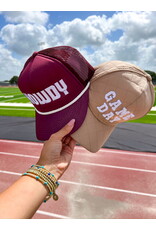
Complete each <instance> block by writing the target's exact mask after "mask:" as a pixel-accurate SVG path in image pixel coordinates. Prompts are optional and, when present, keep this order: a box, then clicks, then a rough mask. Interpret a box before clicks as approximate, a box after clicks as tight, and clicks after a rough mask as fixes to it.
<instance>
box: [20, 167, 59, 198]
mask: <svg viewBox="0 0 156 230" xmlns="http://www.w3.org/2000/svg"><path fill="white" fill-rule="evenodd" d="M22 176H30V177H32V178H34V179H36V180H38V181H39V182H41V183H42V184H43V185H44V186H46V188H47V189H48V191H49V194H48V195H47V196H46V198H45V200H44V202H46V201H47V200H49V199H50V198H51V197H53V199H54V200H58V198H59V197H58V195H57V194H56V193H55V190H56V189H57V187H58V186H59V183H58V181H57V180H56V178H55V176H54V174H52V173H50V172H49V171H48V170H47V169H45V167H44V166H40V165H32V166H31V168H30V169H28V171H27V172H26V173H23V174H22Z"/></svg>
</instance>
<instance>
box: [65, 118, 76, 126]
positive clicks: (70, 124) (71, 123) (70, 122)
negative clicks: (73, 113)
mask: <svg viewBox="0 0 156 230" xmlns="http://www.w3.org/2000/svg"><path fill="white" fill-rule="evenodd" d="M74 123H75V119H72V120H71V121H69V122H68V124H67V125H68V126H73V125H74Z"/></svg>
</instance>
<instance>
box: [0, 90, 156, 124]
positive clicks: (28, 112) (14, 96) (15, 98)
mask: <svg viewBox="0 0 156 230" xmlns="http://www.w3.org/2000/svg"><path fill="white" fill-rule="evenodd" d="M155 91H156V88H155ZM2 103H5V105H4V104H2ZM10 103H25V106H23V105H22V106H18V105H17V106H13V104H12V105H10ZM31 105H32V104H31V103H30V102H29V100H28V99H27V98H26V97H25V96H24V95H23V94H22V93H21V91H20V90H19V89H18V88H17V87H0V116H17V117H34V116H35V110H34V108H33V107H32V106H31ZM154 106H156V100H155V103H154ZM129 122H133V123H134V122H137V123H150V124H156V111H150V112H149V113H148V114H147V115H146V116H144V117H143V118H140V119H137V120H132V121H129Z"/></svg>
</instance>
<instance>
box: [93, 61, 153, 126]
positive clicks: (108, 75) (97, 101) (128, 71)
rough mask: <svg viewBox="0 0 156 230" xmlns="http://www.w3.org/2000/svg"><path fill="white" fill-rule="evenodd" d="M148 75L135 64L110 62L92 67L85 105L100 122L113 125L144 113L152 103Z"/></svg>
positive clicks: (150, 84) (136, 117)
mask: <svg viewBox="0 0 156 230" xmlns="http://www.w3.org/2000/svg"><path fill="white" fill-rule="evenodd" d="M151 80H152V78H151V76H150V75H148V74H147V73H146V72H144V71H143V70H141V69H139V68H138V67H136V66H135V65H132V64H130V63H126V62H122V61H110V62H107V63H103V64H102V65H99V66H98V67H96V70H95V74H94V77H93V78H92V80H91V87H90V103H89V107H90V109H91V111H92V113H93V114H94V116H95V117H96V118H97V119H98V120H99V121H101V122H102V123H105V124H108V125H116V124H118V123H121V122H125V121H128V120H132V119H138V118H140V117H142V116H144V115H145V114H146V113H147V112H148V111H149V110H150V109H151V107H152V105H153V103H154V88H153V85H152V82H151Z"/></svg>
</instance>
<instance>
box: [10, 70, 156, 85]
mask: <svg viewBox="0 0 156 230" xmlns="http://www.w3.org/2000/svg"><path fill="white" fill-rule="evenodd" d="M145 72H146V73H148V74H149V75H151V77H152V81H153V83H154V84H156V73H155V72H153V71H150V70H145ZM17 82H18V76H13V77H12V78H11V79H10V80H9V83H10V84H11V85H17Z"/></svg>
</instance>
